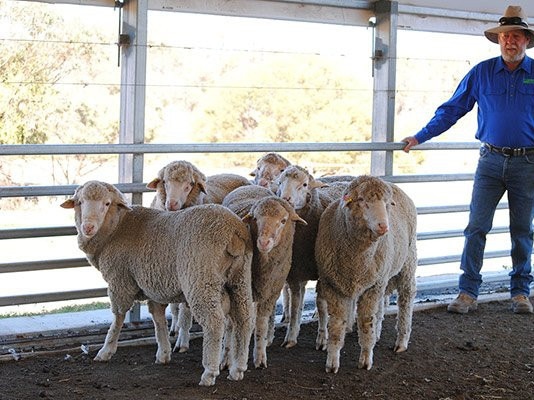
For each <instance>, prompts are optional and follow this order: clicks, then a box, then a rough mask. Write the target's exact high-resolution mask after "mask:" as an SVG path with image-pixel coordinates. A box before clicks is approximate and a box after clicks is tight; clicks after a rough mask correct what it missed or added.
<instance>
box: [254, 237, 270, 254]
mask: <svg viewBox="0 0 534 400" xmlns="http://www.w3.org/2000/svg"><path fill="white" fill-rule="evenodd" d="M272 243H273V242H272V240H271V239H270V238H262V237H259V238H258V242H257V244H258V250H259V251H261V252H262V253H267V252H269V251H271V249H272Z"/></svg>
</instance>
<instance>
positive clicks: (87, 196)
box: [61, 181, 130, 238]
mask: <svg viewBox="0 0 534 400" xmlns="http://www.w3.org/2000/svg"><path fill="white" fill-rule="evenodd" d="M112 205H116V206H119V207H120V206H123V207H125V208H127V209H130V207H129V206H128V205H127V204H126V201H125V200H124V198H123V196H122V194H121V193H120V192H119V191H118V190H117V189H115V188H114V187H113V186H112V185H109V184H106V183H103V182H97V181H90V182H88V183H86V184H85V185H82V186H80V187H78V189H76V192H75V193H74V196H73V197H72V198H70V199H68V200H66V201H65V202H64V203H63V204H61V207H63V208H74V211H75V220H76V228H77V230H78V233H79V234H80V235H82V236H84V237H85V238H91V237H93V236H95V235H96V234H97V233H98V231H99V230H100V228H101V227H102V225H103V224H104V221H105V219H106V216H107V214H108V211H109V208H110V207H111V206H112Z"/></svg>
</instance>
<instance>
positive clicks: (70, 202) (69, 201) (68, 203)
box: [59, 198, 75, 208]
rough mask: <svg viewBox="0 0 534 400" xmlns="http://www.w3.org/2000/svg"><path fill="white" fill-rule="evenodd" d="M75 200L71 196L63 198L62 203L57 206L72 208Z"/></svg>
mask: <svg viewBox="0 0 534 400" xmlns="http://www.w3.org/2000/svg"><path fill="white" fill-rule="evenodd" d="M74 205H75V202H74V199H73V198H70V199H67V200H65V201H64V202H63V203H61V204H60V205H59V206H60V207H63V208H74Z"/></svg>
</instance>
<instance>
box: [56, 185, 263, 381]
mask: <svg viewBox="0 0 534 400" xmlns="http://www.w3.org/2000/svg"><path fill="white" fill-rule="evenodd" d="M61 206H62V207H63V208H68V209H74V211H75V214H74V217H75V222H76V229H77V231H78V247H79V248H80V250H82V251H83V252H85V254H86V256H87V259H88V260H89V262H90V263H91V265H93V266H94V267H95V268H97V269H98V270H99V271H100V272H101V273H102V277H103V278H104V279H105V281H106V282H107V283H108V294H109V298H110V301H111V309H112V312H113V315H114V319H113V322H112V324H111V326H110V328H109V330H108V333H107V336H106V339H105V342H104V346H103V347H102V348H101V349H100V351H99V352H98V354H97V355H96V357H95V358H94V360H95V361H107V360H109V359H110V358H111V357H112V356H113V354H114V353H115V352H116V350H117V341H118V337H119V333H120V329H121V326H122V324H123V322H124V318H125V315H126V312H127V311H128V310H129V309H130V307H131V306H132V304H133V303H134V301H136V300H148V307H149V311H150V313H151V314H152V318H153V320H154V328H155V333H156V341H157V344H158V349H157V353H156V363H162V364H166V363H168V362H170V355H171V346H170V341H169V336H168V329H167V320H166V318H165V308H166V306H167V304H168V303H171V302H183V301H187V303H188V304H189V305H190V307H191V310H192V312H193V315H194V317H195V319H196V320H197V321H199V323H200V325H201V326H202V328H203V332H204V339H203V356H202V364H203V367H204V372H203V374H202V377H201V380H200V385H204V386H211V385H214V384H215V380H216V377H217V376H218V375H219V363H220V360H221V345H222V340H223V334H224V329H225V318H230V319H231V320H232V321H233V326H235V327H238V328H239V329H233V330H232V331H231V332H230V333H229V334H228V335H229V340H230V343H231V357H230V363H229V364H230V370H229V377H228V378H229V379H232V380H241V379H243V376H244V372H245V371H246V369H247V355H248V348H249V344H250V336H251V334H252V327H253V325H252V312H253V310H252V290H251V275H250V266H251V262H252V242H251V239H250V235H249V233H248V230H247V227H246V225H245V224H244V223H243V222H242V221H241V220H240V219H239V218H238V217H237V216H236V215H235V214H234V213H232V212H231V211H230V210H228V209H227V208H225V207H223V206H221V205H215V204H211V205H200V206H197V207H190V208H187V209H186V210H183V211H180V212H167V211H161V210H156V209H152V208H146V207H141V206H129V205H128V204H127V203H126V201H125V198H124V196H123V195H122V193H121V192H120V191H118V190H117V189H116V188H115V187H114V186H113V185H111V184H108V183H105V182H100V181H89V182H87V183H85V184H84V185H81V186H79V187H78V188H77V189H76V191H75V193H74V195H73V197H71V198H69V199H68V200H66V201H65V202H63V203H62V204H61Z"/></svg>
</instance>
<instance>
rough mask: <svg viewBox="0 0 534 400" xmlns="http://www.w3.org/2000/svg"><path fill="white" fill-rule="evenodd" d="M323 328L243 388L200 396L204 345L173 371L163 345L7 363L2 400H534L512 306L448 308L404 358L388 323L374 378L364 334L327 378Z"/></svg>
mask: <svg viewBox="0 0 534 400" xmlns="http://www.w3.org/2000/svg"><path fill="white" fill-rule="evenodd" d="M316 327H317V325H316V323H314V322H311V323H307V324H304V325H303V327H302V331H301V334H300V337H299V343H298V345H297V346H296V347H294V348H292V349H284V348H281V347H280V344H281V343H282V340H283V334H284V331H285V328H283V327H281V328H279V329H277V334H276V339H275V342H274V344H273V345H272V346H271V347H270V348H269V349H268V358H269V367H268V368H267V369H258V370H256V369H254V367H253V366H252V362H250V363H249V370H248V372H247V373H246V374H245V378H244V380H243V381H240V382H232V381H229V380H228V379H226V377H227V372H226V371H223V372H222V373H221V375H220V376H219V378H218V380H217V383H216V384H215V386H212V387H200V386H198V382H199V379H200V375H201V373H202V367H201V345H202V339H200V338H197V339H194V340H192V347H191V349H190V350H189V352H188V353H184V354H174V355H173V359H172V361H171V363H170V364H169V365H156V364H154V354H155V345H153V344H151V345H145V346H135V347H119V349H118V351H117V354H116V355H115V356H114V357H113V358H112V360H111V361H110V362H108V363H103V364H102V363H96V362H93V361H92V357H94V355H95V350H96V349H95V350H93V349H91V351H90V354H89V355H86V354H84V353H83V352H82V351H81V350H80V351H78V352H77V354H74V352H72V351H71V352H69V353H68V354H67V353H61V352H59V353H55V354H53V355H40V356H35V357H31V358H26V359H25V358H23V359H21V360H19V361H4V362H1V363H0V399H1V400H25V399H69V400H75V399H91V400H98V399H115V400H119V399H142V400H151V399H231V400H245V399H247V400H271V399H272V400H274V399H276V400H279V399H367V398H369V399H388V400H389V399H402V400H412V399H425V400H432V399H454V400H460V399H464V400H466V399H488V400H489V399H511V400H512V399H514V400H515V399H522V400H525V399H534V315H514V314H513V313H512V312H511V310H510V303H509V301H497V302H491V303H484V304H480V305H479V309H478V310H477V311H476V312H474V313H471V314H468V315H455V314H449V313H447V312H446V310H445V306H439V307H437V308H433V309H429V310H426V311H418V312H416V313H414V318H413V333H412V338H411V342H410V347H409V348H408V351H407V352H405V353H401V354H394V353H393V351H392V346H393V344H394V341H395V319H394V316H386V320H385V322H384V327H383V333H382V339H381V340H380V342H379V343H378V344H377V346H376V348H375V356H374V366H373V368H372V369H371V370H370V371H367V370H360V369H358V368H357V360H358V354H359V347H358V344H357V334H356V333H351V334H348V335H347V340H346V344H345V347H344V349H343V351H342V355H341V367H340V370H339V372H338V373H337V374H327V373H326V372H325V368H324V366H325V359H326V354H325V353H324V352H320V351H316V350H315V331H316Z"/></svg>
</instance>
